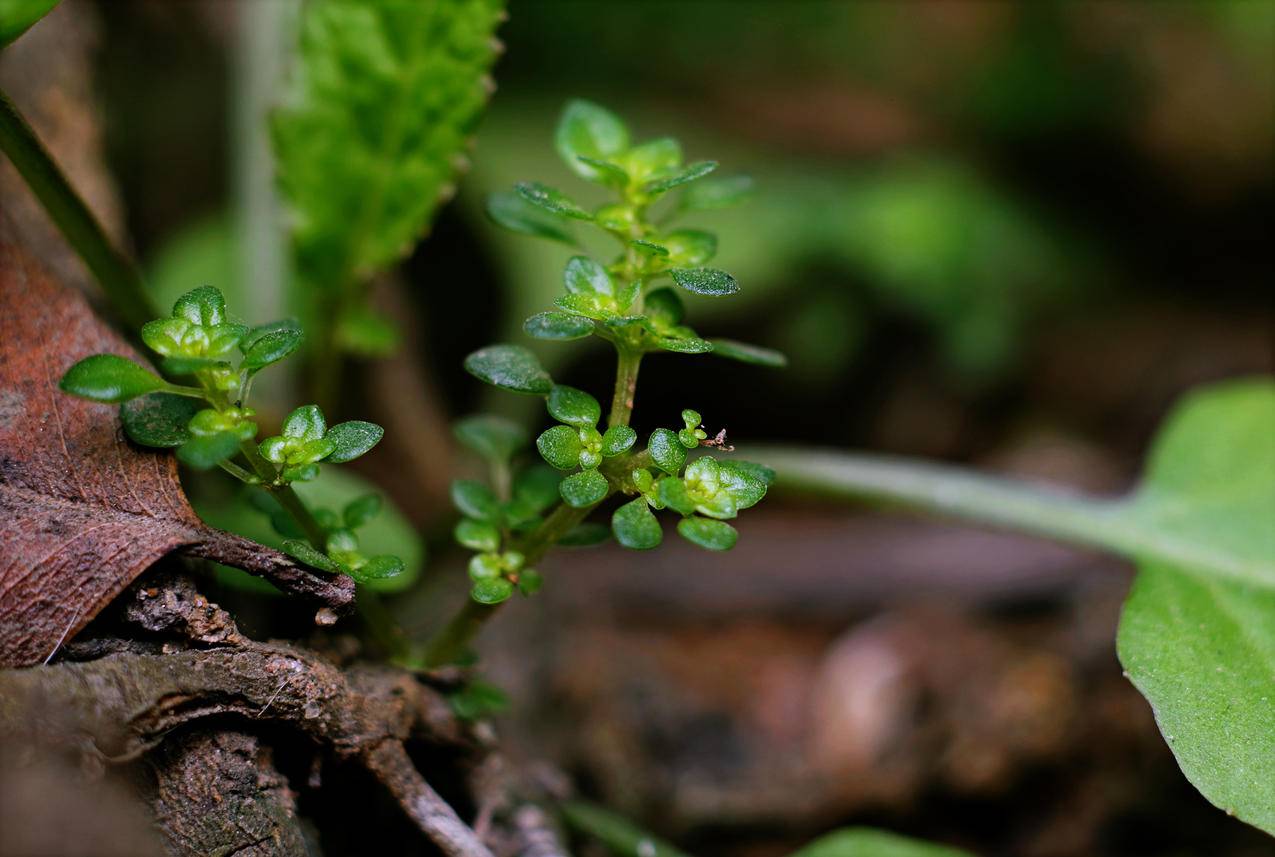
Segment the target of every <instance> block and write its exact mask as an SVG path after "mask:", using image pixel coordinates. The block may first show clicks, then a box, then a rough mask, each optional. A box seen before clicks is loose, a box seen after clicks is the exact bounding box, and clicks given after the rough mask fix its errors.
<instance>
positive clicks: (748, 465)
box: [721, 458, 775, 485]
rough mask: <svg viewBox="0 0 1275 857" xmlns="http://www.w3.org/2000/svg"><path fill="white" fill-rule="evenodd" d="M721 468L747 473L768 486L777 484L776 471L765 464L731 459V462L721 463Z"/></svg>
mask: <svg viewBox="0 0 1275 857" xmlns="http://www.w3.org/2000/svg"><path fill="white" fill-rule="evenodd" d="M721 466H722V467H725V468H728V469H731V470H737V471H740V472H742V473H747V474H748V475H749V476H752V477H753V478H754V479H757V480H759V481H761V482H764V483H765V484H766V485H773V484H774V483H775V471H774V470H772V469H771V468H769V467H767V466H766V465H764V464H758V463H756V462H754V461H740V460H739V459H737V458H736V459H731V460H730V461H723V462H721Z"/></svg>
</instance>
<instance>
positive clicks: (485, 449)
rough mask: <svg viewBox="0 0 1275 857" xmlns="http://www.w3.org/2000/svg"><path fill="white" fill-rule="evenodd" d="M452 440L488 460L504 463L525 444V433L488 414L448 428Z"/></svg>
mask: <svg viewBox="0 0 1275 857" xmlns="http://www.w3.org/2000/svg"><path fill="white" fill-rule="evenodd" d="M452 433H453V434H454V435H455V436H456V439H457V440H459V441H460V442H461V443H463V444H464V445H465V446H467V447H469V448H470V449H472V450H473V451H474V452H476V453H478V454H479V455H481V456H482V457H483V458H485V459H487V460H488V461H508V460H509V459H510V458H512V457H513V455H514V453H515V452H517V451H518V450H520V449H522V448H523V447H525V446H526V445H527V440H528V437H527V431H526V429H524V428H523V427H522V426H520V425H518V424H517V423H514V422H511V421H510V420H507V419H505V418H504V417H497V416H493V415H491V414H476V415H474V416H470V417H465V418H464V419H461V420H458V421H457V422H456V424H455V425H454V426H453V427H452Z"/></svg>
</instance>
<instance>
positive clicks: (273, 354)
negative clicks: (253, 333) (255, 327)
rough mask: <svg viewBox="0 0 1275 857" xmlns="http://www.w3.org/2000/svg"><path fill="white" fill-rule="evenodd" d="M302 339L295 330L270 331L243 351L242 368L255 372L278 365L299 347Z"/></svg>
mask: <svg viewBox="0 0 1275 857" xmlns="http://www.w3.org/2000/svg"><path fill="white" fill-rule="evenodd" d="M303 339H304V336H303V335H302V333H301V331H300V330H299V329H297V328H284V329H281V330H272V331H269V332H267V333H263V334H262V335H260V336H258V337H256V338H255V339H254V340H253V343H252V345H250V346H248V348H247V349H246V350H245V351H244V358H243V366H244V368H245V369H250V370H253V371H256V370H258V369H263V368H265V367H266V366H269V365H270V364H271V363H278V362H279V361H280V360H282V359H284V358H285V357H287V356H289V355H290V354H292V352H294V351H296V350H297V349H298V348H300V347H301V341H302V340H303Z"/></svg>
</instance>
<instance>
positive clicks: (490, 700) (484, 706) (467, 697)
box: [447, 679, 509, 721]
mask: <svg viewBox="0 0 1275 857" xmlns="http://www.w3.org/2000/svg"><path fill="white" fill-rule="evenodd" d="M447 702H448V704H449V705H451V707H452V711H454V712H456V716H457V717H459V718H460V719H461V720H469V721H474V720H481V719H482V718H484V717H490V716H491V715H493V714H500V713H501V712H503V711H506V710H507V709H508V708H509V697H508V696H507V695H506V694H505V692H504V691H503V690H501V689H500V688H498V687H496V686H495V685H494V684H488V683H487V682H484V681H478V680H477V679H475V680H473V681H471V682H469V684H467V685H465V686H464V687H463V688H461V689H460V690H458V691H456V692H455V693H453V694H450V695H449V696H448V697H447Z"/></svg>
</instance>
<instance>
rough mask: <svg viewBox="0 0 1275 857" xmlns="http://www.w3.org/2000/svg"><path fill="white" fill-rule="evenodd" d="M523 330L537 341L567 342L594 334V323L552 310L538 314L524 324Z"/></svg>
mask: <svg viewBox="0 0 1275 857" xmlns="http://www.w3.org/2000/svg"><path fill="white" fill-rule="evenodd" d="M522 329H523V331H524V332H526V334H527V335H528V336H532V337H535V338H536V339H552V340H557V341H559V342H565V341H568V340H571V339H583V338H584V337H586V336H588V335H589V334H590V333H593V322H591V321H590V320H589V319H587V318H581V317H580V316H578V315H571V314H570V313H565V312H554V311H552V310H551V311H549V312H541V313H536V314H535V315H533V316H532V317H531V318H529V319H527V320H526V321H524V322H523V323H522Z"/></svg>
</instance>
